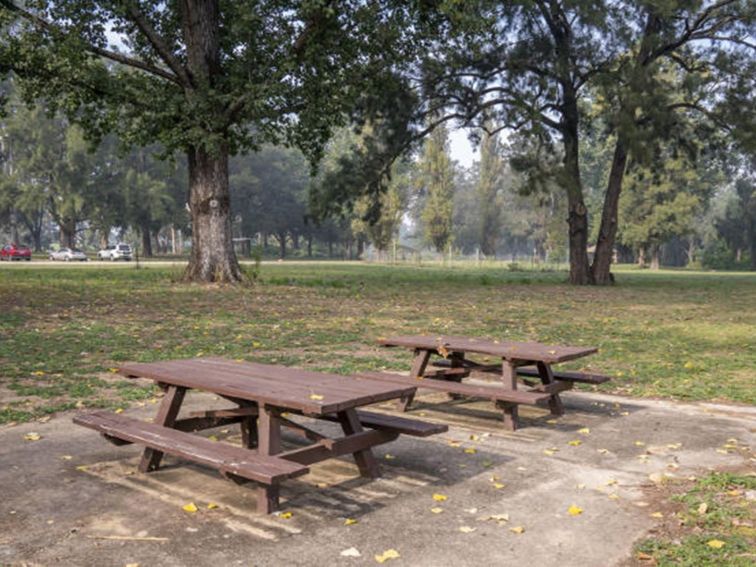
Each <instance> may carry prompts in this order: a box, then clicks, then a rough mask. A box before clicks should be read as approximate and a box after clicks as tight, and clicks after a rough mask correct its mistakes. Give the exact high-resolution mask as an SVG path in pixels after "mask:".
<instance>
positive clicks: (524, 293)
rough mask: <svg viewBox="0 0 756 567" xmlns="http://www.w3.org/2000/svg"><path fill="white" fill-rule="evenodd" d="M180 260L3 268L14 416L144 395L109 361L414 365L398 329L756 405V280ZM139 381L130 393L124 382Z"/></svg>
mask: <svg viewBox="0 0 756 567" xmlns="http://www.w3.org/2000/svg"><path fill="white" fill-rule="evenodd" d="M179 274H180V267H179V266H178V265H177V266H174V267H162V266H148V267H143V268H142V269H140V270H136V269H134V267H133V265H124V264H118V265H116V266H110V265H108V266H84V265H82V266H78V265H77V266H70V267H69V266H66V267H58V266H38V267H35V266H34V264H33V263H32V264H31V265H29V264H25V265H12V266H7V267H6V265H3V267H2V268H0V305H2V306H3V308H2V310H1V311H0V344H2V349H1V350H0V423H2V422H8V421H21V420H27V419H33V418H35V417H38V416H40V415H44V414H46V413H48V412H50V411H59V410H62V409H68V408H69V407H75V406H77V404H78V406H79V407H81V406H82V405H86V406H115V405H122V404H125V403H144V400H145V399H148V398H151V397H152V396H153V394H154V393H153V392H152V390H151V389H145V388H140V387H136V386H134V385H133V384H129V383H125V382H123V381H121V380H119V379H118V378H117V377H116V376H114V375H113V374H112V373H111V372H110V371H109V370H110V369H113V368H115V367H116V366H118V364H119V363H121V362H124V361H128V360H137V361H151V360H159V359H169V358H182V357H192V356H197V355H200V354H206V355H221V356H227V357H230V358H246V359H254V360H260V361H265V362H275V363H281V364H290V365H298V366H306V367H310V368H314V369H320V370H331V371H335V372H342V373H349V372H353V371H355V370H358V369H381V368H391V369H406V368H407V367H408V363H409V355H408V353H406V352H404V351H399V350H395V351H393V350H391V351H390V350H380V349H378V348H376V347H375V346H374V342H375V339H376V338H378V337H381V336H387V335H389V334H398V333H429V334H442V333H445V334H452V333H454V334H464V335H473V336H481V337H496V338H499V339H512V340H537V341H542V342H547V343H555V344H578V345H580V344H585V345H596V346H598V347H600V349H601V351H600V353H599V355H597V356H593V357H590V358H587V359H583V360H582V361H579V362H577V363H575V364H572V365H571V366H572V367H574V368H590V369H593V370H596V371H603V372H607V373H609V374H611V375H612V376H613V377H614V381H613V382H612V383H610V384H608V385H606V386H603V387H602V390H604V391H616V392H621V393H624V394H630V395H635V396H664V397H672V398H677V399H686V400H720V401H734V402H742V403H750V404H753V403H754V402H755V400H754V388H753V382H752V380H753V369H754V367H756V346H754V345H756V332H755V331H754V329H756V310H754V308H753V306H754V305H756V274H753V273H737V274H736V273H727V274H722V273H707V272H688V271H662V272H658V273H654V272H650V271H638V270H630V269H624V270H620V271H619V272H618V275H617V280H618V283H617V285H616V286H613V287H609V288H576V287H572V286H569V285H566V284H565V283H564V281H565V279H566V274H565V273H564V272H560V271H543V272H541V271H512V270H510V269H508V268H507V267H505V266H502V267H482V268H475V267H472V266H469V267H455V268H453V269H444V268H441V267H439V266H424V267H412V266H397V267H391V266H384V265H364V264H357V263H336V262H333V263H328V262H317V263H315V262H313V263H307V262H299V263H291V264H289V263H283V264H264V265H263V266H262V268H261V278H260V280H259V282H258V283H257V284H256V285H253V286H248V287H242V288H223V287H215V286H210V287H203V286H196V285H186V284H181V283H176V282H177V281H178V275H179ZM124 384H125V386H124Z"/></svg>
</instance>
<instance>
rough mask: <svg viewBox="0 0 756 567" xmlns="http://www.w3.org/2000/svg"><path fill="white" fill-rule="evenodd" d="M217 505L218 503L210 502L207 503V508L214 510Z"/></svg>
mask: <svg viewBox="0 0 756 567" xmlns="http://www.w3.org/2000/svg"><path fill="white" fill-rule="evenodd" d="M217 507H218V505H217V504H216V503H215V502H210V503H208V505H207V509H208V510H215V509H216V508H217Z"/></svg>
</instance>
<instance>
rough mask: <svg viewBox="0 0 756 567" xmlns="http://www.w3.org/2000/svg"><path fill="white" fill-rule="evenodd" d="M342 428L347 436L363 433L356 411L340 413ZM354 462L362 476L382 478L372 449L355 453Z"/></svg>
mask: <svg viewBox="0 0 756 567" xmlns="http://www.w3.org/2000/svg"><path fill="white" fill-rule="evenodd" d="M337 417H338V418H339V422H340V423H341V428H342V429H343V430H344V433H345V434H346V435H354V434H355V433H362V431H363V429H362V424H361V423H360V419H359V417H357V412H356V411H355V410H354V409H348V410H344V411H340V412H338V414H337ZM353 455H354V460H355V462H356V463H357V467H358V468H359V469H360V475H361V476H364V477H366V478H378V476H380V470H379V469H378V462H377V461H376V460H375V456H374V455H373V452H372V451H371V450H370V449H362V450H360V451H357V452H355V453H353Z"/></svg>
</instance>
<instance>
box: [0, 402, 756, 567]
mask: <svg viewBox="0 0 756 567" xmlns="http://www.w3.org/2000/svg"><path fill="white" fill-rule="evenodd" d="M564 399H565V405H566V408H567V415H566V416H564V417H562V418H559V419H557V420H553V419H552V418H551V416H549V415H548V414H547V413H545V412H543V411H542V410H540V409H530V408H526V409H524V410H523V411H522V413H523V414H524V415H523V417H524V425H525V427H524V428H523V429H521V430H519V431H517V432H514V433H512V432H506V431H503V430H502V429H501V428H500V424H499V421H498V415H497V413H496V412H494V411H493V409H492V408H491V406H490V404H486V403H482V402H479V403H471V402H461V401H449V400H446V399H445V398H444V396H443V395H440V394H432V395H428V396H423V397H421V398H420V399H419V402H420V403H419V404H418V406H417V407H416V408H415V409H414V410H413V411H412V412H411V415H414V416H417V417H420V418H423V419H426V420H429V421H440V422H445V423H450V424H451V428H450V431H449V433H448V434H446V435H442V436H436V437H433V438H428V439H411V438H406V437H402V438H400V439H399V440H398V441H396V442H394V443H392V444H389V445H385V446H383V447H381V448H380V449H379V450H378V451H377V454H378V455H379V457H380V459H381V463H382V465H383V471H384V476H383V478H381V479H378V480H375V481H367V480H363V479H360V478H359V477H358V476H357V469H356V467H355V466H354V465H353V464H352V463H351V462H350V461H349V460H347V459H344V460H334V461H331V462H327V463H323V464H321V465H317V466H315V467H313V470H312V473H311V474H310V475H307V476H304V477H302V478H300V479H296V480H294V481H291V482H289V483H287V484H285V485H284V488H283V490H282V497H283V510H285V511H289V512H291V513H292V515H291V517H290V518H288V519H286V518H285V517H283V516H260V515H257V514H256V513H255V512H254V509H255V506H254V504H255V495H254V491H253V490H250V488H249V486H237V485H235V484H232V483H229V482H227V481H224V480H222V479H221V478H220V477H219V476H217V475H216V474H215V473H214V472H213V471H209V470H206V469H204V468H202V467H198V466H192V465H189V466H187V465H185V464H182V463H178V462H177V461H175V460H172V459H167V465H168V466H166V467H165V468H164V469H163V470H161V471H158V472H156V473H152V474H149V475H143V474H139V473H136V472H135V468H136V462H137V460H138V455H139V448H138V447H133V446H127V447H114V446H113V445H110V444H109V443H107V442H105V441H104V440H103V439H102V438H101V437H100V436H98V435H96V434H95V433H94V432H92V431H90V430H87V429H83V428H80V427H76V426H74V425H73V424H72V423H71V415H62V416H59V417H57V418H55V419H53V420H51V421H49V422H47V423H29V424H23V425H18V426H14V427H4V428H0V564H32V565H37V564H39V565H98V566H106V565H116V566H123V565H127V564H130V563H131V564H133V563H138V564H140V565H142V566H147V565H188V564H192V565H213V566H216V567H217V566H220V565H234V564H239V565H270V564H274V563H275V564H289V565H318V564H324V563H333V564H337V565H342V564H343V565H359V564H375V559H374V555H375V554H380V553H382V552H384V551H385V550H388V549H396V550H397V551H398V552H399V554H400V556H401V557H400V558H399V559H397V560H394V561H393V562H394V563H396V564H405V565H421V566H423V565H428V566H439V565H508V564H513V565H514V564H531V565H543V566H548V565H562V566H565V565H580V566H586V567H587V566H593V565H595V566H601V567H603V566H607V565H612V564H616V563H619V562H620V561H622V560H623V559H625V558H627V557H628V555H629V554H630V553H631V549H632V545H633V542H634V541H635V540H636V539H637V538H639V537H641V536H642V535H643V534H644V533H645V532H646V531H647V530H648V529H650V528H651V527H653V525H654V519H653V518H651V517H650V513H651V512H653V504H651V503H649V502H646V501H645V500H644V492H643V487H644V485H647V484H649V483H652V482H653V481H659V480H661V479H663V478H664V476H665V475H673V476H678V477H687V476H691V475H700V474H702V473H704V472H705V471H707V470H709V469H715V468H721V467H729V466H741V467H742V466H743V464H744V463H750V464H751V465H753V464H755V463H756V462H755V461H754V459H753V456H752V453H751V451H750V447H751V446H752V445H753V441H754V433H755V432H756V408H750V407H742V406H738V407H735V406H723V405H713V404H695V405H694V404H679V403H671V402H666V401H649V400H637V399H626V398H619V397H611V396H599V395H589V394H582V393H572V392H570V393H567V394H565V395H564ZM218 403H219V402H218V401H217V400H216V399H214V398H212V397H211V396H205V395H198V396H194V397H193V398H192V399H191V402H190V408H189V409H191V406H196V407H201V406H207V405H208V404H214V405H218ZM155 409H156V407H155V406H154V405H150V404H147V405H146V406H144V407H141V408H135V409H133V410H129V414H133V415H134V416H137V417H140V418H148V417H150V416H151V415H152V414H153V413H154V411H155ZM383 410H386V411H390V410H391V405H390V404H386V405H384V406H382V407H380V408H379V411H383ZM327 427H328V426H327ZM30 432H37V433H38V434H39V435H40V436H41V438H40V439H39V440H37V441H28V440H25V439H24V437H25V435H27V434H28V433H30ZM210 434H214V435H216V436H217V437H218V438H219V439H220V441H221V442H238V432H237V430H236V429H234V428H229V429H227V430H226V429H224V430H215V431H212V432H207V433H206V435H210ZM733 440H734V441H733ZM289 441H291V442H294V441H295V440H294V438H291V439H289ZM571 442H573V443H572V444H570V443H571ZM577 442H579V443H577ZM725 445H727V447H725ZM434 494H441V495H444V496H446V500H444V501H437V500H434V498H433V495H434ZM189 502H194V503H195V504H196V505H197V507H198V508H199V511H198V512H195V513H188V512H185V511H184V510H182V506H183V505H184V504H187V503H189ZM210 503H213V504H217V507H216V508H213V509H208V508H207V505H208V504H210ZM572 505H575V506H577V507H579V508H581V509H582V510H583V511H582V513H581V514H579V515H576V516H573V515H570V514H568V509H569V508H570V506H572ZM432 508H440V509H441V510H442V511H441V512H440V513H434V512H432V511H431V509H432ZM492 517H493V518H492ZM347 518H350V519H354V520H357V523H353V524H351V525H345V520H346V519H347ZM505 518H508V520H505ZM515 527H522V528H524V531H523V532H522V533H520V534H518V533H515V532H514V531H512V530H511V528H515ZM461 528H462V529H461ZM350 548H355V549H357V550H358V551H359V553H360V554H361V556H360V557H344V556H342V555H341V552H342V551H344V550H347V549H350Z"/></svg>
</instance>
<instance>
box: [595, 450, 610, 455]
mask: <svg viewBox="0 0 756 567" xmlns="http://www.w3.org/2000/svg"><path fill="white" fill-rule="evenodd" d="M596 450H597V451H598V452H599V453H601V454H602V455H606V454H607V453H608V452H609V449H596Z"/></svg>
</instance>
